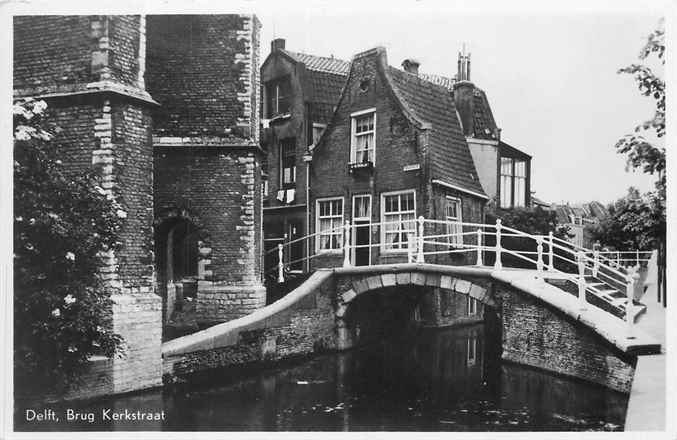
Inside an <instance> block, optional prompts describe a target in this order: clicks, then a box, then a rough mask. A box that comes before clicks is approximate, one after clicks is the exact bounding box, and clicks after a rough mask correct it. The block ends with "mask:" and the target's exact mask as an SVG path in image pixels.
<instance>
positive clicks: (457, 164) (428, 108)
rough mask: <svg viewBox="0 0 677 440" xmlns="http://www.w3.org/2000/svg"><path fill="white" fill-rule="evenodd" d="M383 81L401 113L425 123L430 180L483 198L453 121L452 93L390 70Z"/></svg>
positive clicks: (460, 134) (475, 173) (465, 143)
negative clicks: (427, 129)
mask: <svg viewBox="0 0 677 440" xmlns="http://www.w3.org/2000/svg"><path fill="white" fill-rule="evenodd" d="M386 77H387V78H389V79H390V82H391V84H392V86H393V88H394V92H395V94H396V96H398V97H399V101H400V103H401V105H402V106H403V107H405V113H409V114H410V115H413V116H414V117H415V118H416V119H417V120H418V121H420V122H423V123H429V124H430V125H431V128H430V129H429V133H430V136H429V144H430V167H431V168H430V171H431V178H432V179H440V180H442V181H444V182H446V183H449V184H452V185H455V186H458V187H461V188H463V189H465V190H468V191H472V192H474V193H477V194H480V195H483V196H484V195H485V192H484V190H483V189H482V185H481V184H480V181H479V177H478V176H477V171H476V169H475V163H474V162H473V159H472V156H471V155H470V150H469V149H468V144H467V142H466V140H465V137H464V136H463V131H462V128H461V124H460V121H459V120H458V118H457V117H456V105H455V103H454V97H453V94H452V92H451V91H450V90H449V89H448V88H446V87H443V86H440V85H437V84H434V83H432V82H430V81H427V80H425V79H423V78H421V77H419V76H417V75H414V74H411V73H407V72H404V71H402V70H399V69H396V68H394V67H392V66H388V67H387V69H386Z"/></svg>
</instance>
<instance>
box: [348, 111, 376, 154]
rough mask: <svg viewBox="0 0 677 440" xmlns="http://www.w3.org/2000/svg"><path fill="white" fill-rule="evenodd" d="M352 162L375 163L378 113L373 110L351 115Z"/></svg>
mask: <svg viewBox="0 0 677 440" xmlns="http://www.w3.org/2000/svg"><path fill="white" fill-rule="evenodd" d="M351 118H352V119H351V121H352V122H351V132H352V138H351V142H350V162H351V163H365V162H371V163H372V164H373V163H374V159H375V157H376V130H375V127H376V112H375V111H374V110H373V109H370V110H365V111H362V112H357V113H353V114H352V115H351Z"/></svg>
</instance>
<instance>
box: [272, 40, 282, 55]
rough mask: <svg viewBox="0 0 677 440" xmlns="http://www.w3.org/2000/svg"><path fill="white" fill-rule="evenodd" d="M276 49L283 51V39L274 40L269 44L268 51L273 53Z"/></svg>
mask: <svg viewBox="0 0 677 440" xmlns="http://www.w3.org/2000/svg"><path fill="white" fill-rule="evenodd" d="M277 49H284V38H276V39H274V40H273V41H271V42H270V51H271V52H275V51H276V50H277Z"/></svg>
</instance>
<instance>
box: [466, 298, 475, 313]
mask: <svg viewBox="0 0 677 440" xmlns="http://www.w3.org/2000/svg"><path fill="white" fill-rule="evenodd" d="M465 298H466V301H465V304H466V310H467V311H468V316H470V315H477V300H476V299H475V298H473V297H471V296H466V297H465Z"/></svg>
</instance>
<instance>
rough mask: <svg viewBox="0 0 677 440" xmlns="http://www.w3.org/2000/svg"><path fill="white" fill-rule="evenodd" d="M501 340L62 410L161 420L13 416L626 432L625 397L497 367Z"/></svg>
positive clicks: (313, 362)
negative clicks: (152, 414) (141, 414)
mask: <svg viewBox="0 0 677 440" xmlns="http://www.w3.org/2000/svg"><path fill="white" fill-rule="evenodd" d="M499 343H500V337H496V335H494V334H492V333H491V332H490V331H489V330H487V328H486V327H485V325H475V326H470V327H463V328H453V329H446V330H418V331H416V332H413V333H409V334H407V335H404V336H401V337H398V338H396V339H392V340H388V341H383V342H381V343H379V344H376V345H371V346H368V347H362V348H359V349H355V350H352V351H349V352H345V353H338V354H332V355H326V356H321V357H316V358H313V359H310V360H306V361H303V362H302V363H299V364H297V365H293V366H286V367H280V368H277V369H269V370H264V371H258V372H253V371H249V372H237V373H236V372H233V371H224V372H222V374H220V375H218V376H216V379H214V378H212V379H211V380H210V381H209V383H203V384H200V385H195V384H194V385H192V386H190V387H184V388H182V389H175V390H172V391H164V392H162V391H155V392H148V393H143V394H139V395H134V396H122V397H118V398H115V399H107V400H104V401H98V402H96V403H92V402H89V403H86V404H79V405H73V404H71V405H70V407H71V408H73V407H75V408H77V409H80V410H87V411H92V412H95V413H99V412H100V411H101V410H103V409H106V408H115V409H116V410H117V411H124V410H125V409H128V410H130V411H136V410H142V411H161V410H164V411H165V413H166V420H165V421H164V422H156V421H153V422H129V421H120V422H104V421H101V420H100V419H99V420H97V421H96V422H95V423H93V424H89V423H86V422H80V423H64V422H63V421H62V422H61V423H47V422H45V423H44V424H36V423H31V424H26V423H20V422H21V419H22V417H21V414H17V416H18V423H17V429H23V430H26V429H30V430H76V429H96V430H130V429H131V430H157V429H163V430H217V431H220V430H258V431H265V430H295V431H303V430H351V431H359V430H378V431H389V430H421V431H446V430H451V431H457V430H458V431H465V430H471V431H488V430H501V431H506V430H516V431H517V430H617V429H622V426H621V425H622V420H623V418H624V413H625V408H626V405H627V396H625V395H622V394H619V393H615V392H612V391H608V390H605V389H602V388H600V387H597V386H593V385H589V384H584V383H581V382H577V381H572V380H569V379H566V378H561V377H555V376H552V375H550V374H547V373H544V372H541V371H536V370H532V369H528V368H524V367H520V366H516V365H509V364H504V363H502V362H501V361H500V352H499V347H498V344H499ZM236 374H237V376H236ZM65 408H66V407H59V408H55V409H56V410H57V412H58V411H61V412H63V411H65Z"/></svg>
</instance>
